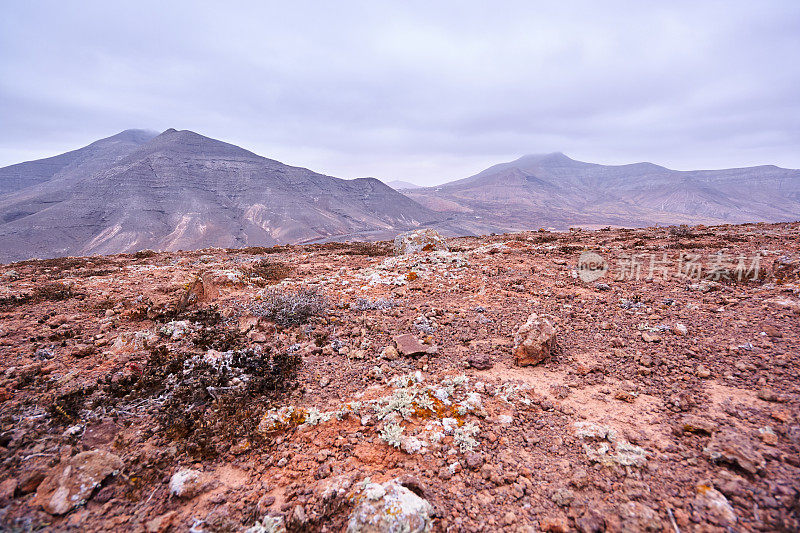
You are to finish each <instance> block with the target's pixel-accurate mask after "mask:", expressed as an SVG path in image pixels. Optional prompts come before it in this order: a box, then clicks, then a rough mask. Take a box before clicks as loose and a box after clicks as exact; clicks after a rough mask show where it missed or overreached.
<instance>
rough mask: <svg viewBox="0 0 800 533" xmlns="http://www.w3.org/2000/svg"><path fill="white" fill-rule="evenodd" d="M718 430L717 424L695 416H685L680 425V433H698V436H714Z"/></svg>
mask: <svg viewBox="0 0 800 533" xmlns="http://www.w3.org/2000/svg"><path fill="white" fill-rule="evenodd" d="M717 428H718V425H717V424H716V422H712V421H711V420H708V419H705V418H701V417H699V416H694V415H689V416H685V417H684V418H683V419H682V420H681V422H680V424H678V429H679V432H680V433H696V434H698V435H712V434H713V433H714V432H715V431H716V430H717Z"/></svg>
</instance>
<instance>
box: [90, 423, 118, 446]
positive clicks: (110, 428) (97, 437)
mask: <svg viewBox="0 0 800 533" xmlns="http://www.w3.org/2000/svg"><path fill="white" fill-rule="evenodd" d="M118 432H119V427H117V425H116V424H115V423H114V422H113V421H111V420H106V421H103V422H101V423H100V424H95V425H92V426H89V427H87V428H86V431H84V432H83V436H82V437H81V444H83V445H84V446H85V447H86V448H98V447H100V446H103V445H105V444H109V443H111V442H112V441H113V440H114V437H116V436H117V433H118Z"/></svg>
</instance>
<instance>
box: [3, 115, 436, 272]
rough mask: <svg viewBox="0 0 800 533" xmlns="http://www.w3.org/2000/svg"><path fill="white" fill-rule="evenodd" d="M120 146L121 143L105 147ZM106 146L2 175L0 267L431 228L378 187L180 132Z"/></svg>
mask: <svg viewBox="0 0 800 533" xmlns="http://www.w3.org/2000/svg"><path fill="white" fill-rule="evenodd" d="M120 136H122V137H126V138H127V137H128V136H130V134H129V133H122V134H120V135H119V136H115V137H111V138H110V139H107V140H106V141H109V140H111V139H115V138H117V137H120ZM137 140H141V141H143V140H144V139H142V138H140V137H137ZM96 144H97V143H96ZM106 144H107V143H105V144H102V146H101V148H102V149H101V150H98V149H97V147H95V145H91V146H89V147H87V148H84V149H82V150H78V151H76V152H70V153H69V154H64V155H63V156H59V157H57V158H51V159H53V160H57V161H58V165H56V164H53V163H52V161H51V160H45V161H39V162H32V163H25V164H24V165H26V166H25V167H24V169H25V171H24V172H22V170H19V169H17V170H15V171H13V172H12V170H13V167H9V168H12V170H9V169H3V170H2V171H0V176H6V179H8V180H9V181H10V182H12V185H13V186H14V187H17V190H15V191H14V192H11V193H8V194H4V195H2V196H0V220H2V221H3V222H2V224H0V261H10V260H15V259H24V258H28V257H53V256H59V255H84V254H93V253H117V252H125V251H137V250H141V249H145V248H153V249H164V250H178V249H196V248H202V247H207V246H224V247H236V246H256V245H257V246H270V245H273V244H285V243H297V242H302V241H307V240H315V239H326V238H329V237H331V236H340V235H347V236H348V238H351V239H356V240H359V239H364V238H367V237H369V238H373V239H374V238H379V237H383V238H388V237H391V236H393V235H394V233H396V232H397V231H402V230H404V229H409V228H414V227H417V226H419V225H421V224H423V223H425V222H429V221H430V220H431V219H432V218H433V215H432V214H431V213H430V212H429V211H428V210H427V209H425V208H423V207H422V206H420V205H418V204H417V203H416V202H414V201H413V200H410V199H408V198H407V197H405V196H403V195H401V194H399V193H397V192H396V191H395V190H393V189H392V188H390V187H388V186H386V185H384V184H383V183H381V182H380V181H378V180H376V179H372V178H361V179H355V180H342V179H338V178H333V177H330V176H324V175H322V174H318V173H316V172H312V171H310V170H307V169H304V168H298V167H291V166H288V165H284V164H282V163H279V162H278V161H274V160H271V159H267V158H264V157H261V156H258V155H256V154H254V153H252V152H249V151H247V150H244V149H242V148H239V147H237V146H234V145H231V144H228V143H224V142H221V141H217V140H214V139H210V138H208V137H204V136H202V135H198V134H196V133H193V132H190V131H176V130H167V131H165V132H164V133H162V134H160V135H158V136H156V137H153V138H151V139H149V140H147V141H146V142H138V143H130V142H126V143H122V144H121V145H120V146H117V145H116V144H115V145H113V146H112V147H110V148H109V147H107V146H106ZM120 154H124V155H122V156H121V157H120ZM59 158H60V159H59ZM48 161H50V163H48ZM59 165H61V166H60V167H59V169H56V167H57V166H59ZM14 172H16V174H15V173H14ZM13 176H17V177H13ZM12 188H13V187H12Z"/></svg>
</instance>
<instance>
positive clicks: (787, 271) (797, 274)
mask: <svg viewBox="0 0 800 533" xmlns="http://www.w3.org/2000/svg"><path fill="white" fill-rule="evenodd" d="M11 272H13V270H12V271H11ZM772 275H773V276H775V281H777V282H779V283H786V282H790V281H798V280H800V259H795V258H793V257H790V256H788V255H786V256H783V257H779V258H777V259H775V261H774V262H773V264H772Z"/></svg>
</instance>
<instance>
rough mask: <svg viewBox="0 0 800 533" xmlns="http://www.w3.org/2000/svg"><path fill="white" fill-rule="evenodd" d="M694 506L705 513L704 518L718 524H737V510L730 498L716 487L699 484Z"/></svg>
mask: <svg viewBox="0 0 800 533" xmlns="http://www.w3.org/2000/svg"><path fill="white" fill-rule="evenodd" d="M694 508H695V510H696V511H699V512H701V513H702V514H703V516H704V518H705V519H706V520H708V521H709V522H711V523H712V524H716V525H718V526H728V527H730V526H733V525H734V524H736V512H735V511H734V510H733V507H731V504H730V503H729V502H728V499H727V498H726V497H725V496H723V495H722V493H721V492H719V491H718V490H716V489H713V488H711V487H709V486H708V485H704V484H700V485H698V486H697V497H695V499H694Z"/></svg>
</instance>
